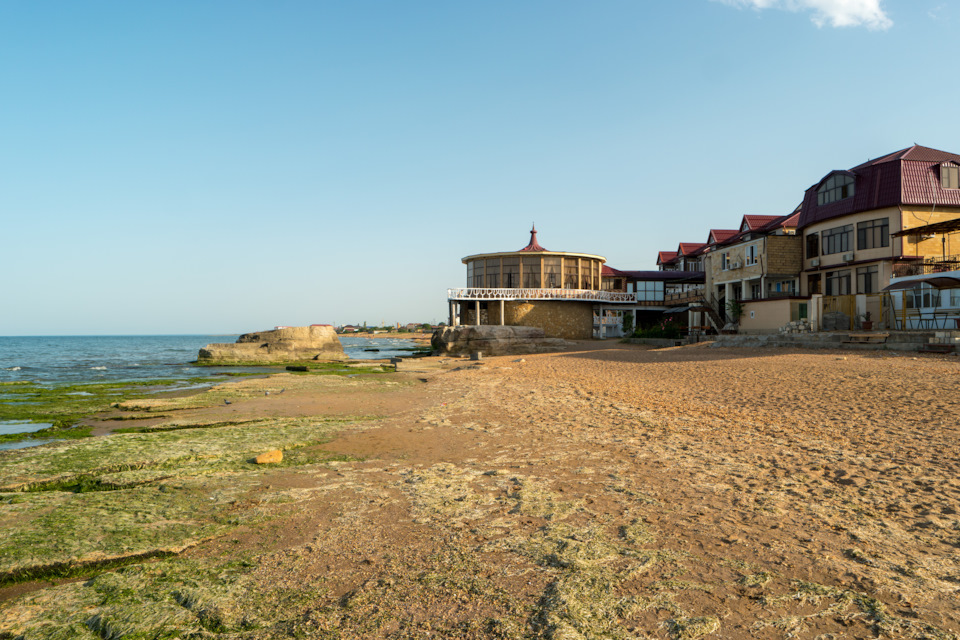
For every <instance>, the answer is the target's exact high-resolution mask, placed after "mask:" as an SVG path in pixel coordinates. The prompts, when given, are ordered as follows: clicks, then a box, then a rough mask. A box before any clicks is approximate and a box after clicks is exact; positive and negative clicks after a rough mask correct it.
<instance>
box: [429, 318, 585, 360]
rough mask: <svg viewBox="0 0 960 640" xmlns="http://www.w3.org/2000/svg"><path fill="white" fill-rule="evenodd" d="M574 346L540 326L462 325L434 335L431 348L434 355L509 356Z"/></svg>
mask: <svg viewBox="0 0 960 640" xmlns="http://www.w3.org/2000/svg"><path fill="white" fill-rule="evenodd" d="M569 344H570V343H569V342H567V341H566V340H561V339H559V338H547V337H545V334H544V332H543V329H540V328H538V327H502V326H499V325H461V326H458V327H442V328H440V329H437V330H436V331H434V333H433V337H432V338H431V340H430V345H431V347H433V353H434V355H441V356H443V355H454V356H456V355H469V354H471V353H474V352H476V351H479V352H480V353H482V354H483V355H490V356H509V355H516V354H524V353H542V352H546V351H559V350H561V349H563V348H565V347H567V346H568V345H569Z"/></svg>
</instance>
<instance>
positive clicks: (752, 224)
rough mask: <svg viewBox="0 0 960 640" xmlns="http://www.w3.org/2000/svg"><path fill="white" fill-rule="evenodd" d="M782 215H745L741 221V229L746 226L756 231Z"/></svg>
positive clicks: (747, 228)
mask: <svg viewBox="0 0 960 640" xmlns="http://www.w3.org/2000/svg"><path fill="white" fill-rule="evenodd" d="M782 217H783V216H743V222H741V223H740V230H741V231H743V230H744V227H746V230H749V231H756V230H758V229H762V228H763V227H765V226H767V225H768V224H770V223H771V222H773V221H775V220H777V219H779V218H782Z"/></svg>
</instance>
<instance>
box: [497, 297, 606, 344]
mask: <svg viewBox="0 0 960 640" xmlns="http://www.w3.org/2000/svg"><path fill="white" fill-rule="evenodd" d="M498 306H499V303H494V304H493V307H494V308H493V309H492V313H493V315H494V316H497V315H499V313H500V310H499V309H498V308H497V307H498ZM504 323H505V324H508V325H519V326H524V327H539V328H540V329H543V331H544V333H545V334H546V336H547V337H548V338H563V339H564V340H589V339H591V338H592V337H593V303H590V302H562V301H556V300H544V301H542V302H507V303H506V308H505V309H504Z"/></svg>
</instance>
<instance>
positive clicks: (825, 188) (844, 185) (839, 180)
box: [817, 174, 854, 205]
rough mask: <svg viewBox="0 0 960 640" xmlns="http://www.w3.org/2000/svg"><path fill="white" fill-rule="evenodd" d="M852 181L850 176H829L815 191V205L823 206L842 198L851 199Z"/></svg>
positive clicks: (852, 192) (852, 191)
mask: <svg viewBox="0 0 960 640" xmlns="http://www.w3.org/2000/svg"><path fill="white" fill-rule="evenodd" d="M853 182H854V180H853V177H852V176H845V175H842V174H835V175H832V176H830V178H828V179H827V181H826V182H824V183H823V184H822V185H821V186H820V188H819V189H817V204H818V205H824V204H829V203H831V202H836V201H837V200H843V199H844V198H851V197H853V194H854V188H853V187H854V184H853Z"/></svg>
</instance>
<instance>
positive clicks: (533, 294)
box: [447, 287, 637, 304]
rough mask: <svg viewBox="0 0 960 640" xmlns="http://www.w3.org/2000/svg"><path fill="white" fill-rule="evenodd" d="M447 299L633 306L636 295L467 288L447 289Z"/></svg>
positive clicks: (552, 290) (591, 290) (589, 290)
mask: <svg viewBox="0 0 960 640" xmlns="http://www.w3.org/2000/svg"><path fill="white" fill-rule="evenodd" d="M447 299H448V300H451V301H465V300H477V301H480V300H506V301H516V302H526V301H528V300H567V301H577V302H604V303H609V304H634V303H636V301H637V297H636V294H633V293H624V292H621V291H599V290H596V289H550V288H547V289H544V288H540V289H533V288H528V289H515V288H507V287H469V288H466V287H465V288H458V289H447Z"/></svg>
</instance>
